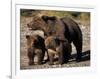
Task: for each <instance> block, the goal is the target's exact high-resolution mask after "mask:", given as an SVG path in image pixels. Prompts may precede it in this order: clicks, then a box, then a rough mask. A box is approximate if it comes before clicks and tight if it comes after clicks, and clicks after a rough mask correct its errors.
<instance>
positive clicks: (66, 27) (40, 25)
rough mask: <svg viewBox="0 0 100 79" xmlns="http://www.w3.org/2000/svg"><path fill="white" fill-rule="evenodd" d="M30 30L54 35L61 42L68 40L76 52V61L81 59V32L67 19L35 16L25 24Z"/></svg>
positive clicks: (73, 22) (75, 24) (76, 25)
mask: <svg viewBox="0 0 100 79" xmlns="http://www.w3.org/2000/svg"><path fill="white" fill-rule="evenodd" d="M27 26H28V28H31V29H32V30H43V31H44V34H45V36H49V35H54V36H55V37H58V38H59V39H61V40H65V39H66V38H67V39H68V41H69V43H72V42H73V44H74V46H75V48H76V50H77V57H76V61H80V60H81V58H82V31H81V29H80V28H79V26H78V24H77V23H76V22H75V21H73V20H72V19H70V18H68V17H64V18H57V17H55V16H52V17H50V16H45V15H44V16H41V17H40V16H35V17H33V20H32V21H31V22H30V23H28V24H27Z"/></svg>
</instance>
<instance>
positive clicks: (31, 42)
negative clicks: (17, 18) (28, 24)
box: [26, 35, 37, 48]
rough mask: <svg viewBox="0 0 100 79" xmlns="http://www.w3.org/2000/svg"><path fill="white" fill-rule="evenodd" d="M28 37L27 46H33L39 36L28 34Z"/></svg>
mask: <svg viewBox="0 0 100 79" xmlns="http://www.w3.org/2000/svg"><path fill="white" fill-rule="evenodd" d="M26 39H27V48H31V47H33V45H34V44H35V42H36V41H37V37H36V36H31V35H26Z"/></svg>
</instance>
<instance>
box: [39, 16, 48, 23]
mask: <svg viewBox="0 0 100 79" xmlns="http://www.w3.org/2000/svg"><path fill="white" fill-rule="evenodd" d="M41 18H42V19H43V20H44V21H45V22H47V21H48V18H49V17H48V16H45V15H43V16H42V17H41Z"/></svg>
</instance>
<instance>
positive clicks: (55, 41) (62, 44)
mask: <svg viewBox="0 0 100 79" xmlns="http://www.w3.org/2000/svg"><path fill="white" fill-rule="evenodd" d="M45 46H46V49H47V51H48V55H49V60H50V65H53V64H54V63H53V61H54V56H55V55H58V63H59V64H63V63H65V62H67V61H68V60H69V58H70V54H71V45H70V43H69V42H68V40H64V41H63V40H60V39H59V38H57V37H55V36H48V37H47V38H46V39H45Z"/></svg>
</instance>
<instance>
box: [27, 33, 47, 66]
mask: <svg viewBox="0 0 100 79" xmlns="http://www.w3.org/2000/svg"><path fill="white" fill-rule="evenodd" d="M26 39H27V52H28V53H27V56H28V58H29V65H32V64H34V57H35V55H37V57H38V64H42V62H43V59H44V55H45V44H44V39H43V38H42V37H40V36H31V35H26Z"/></svg>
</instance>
